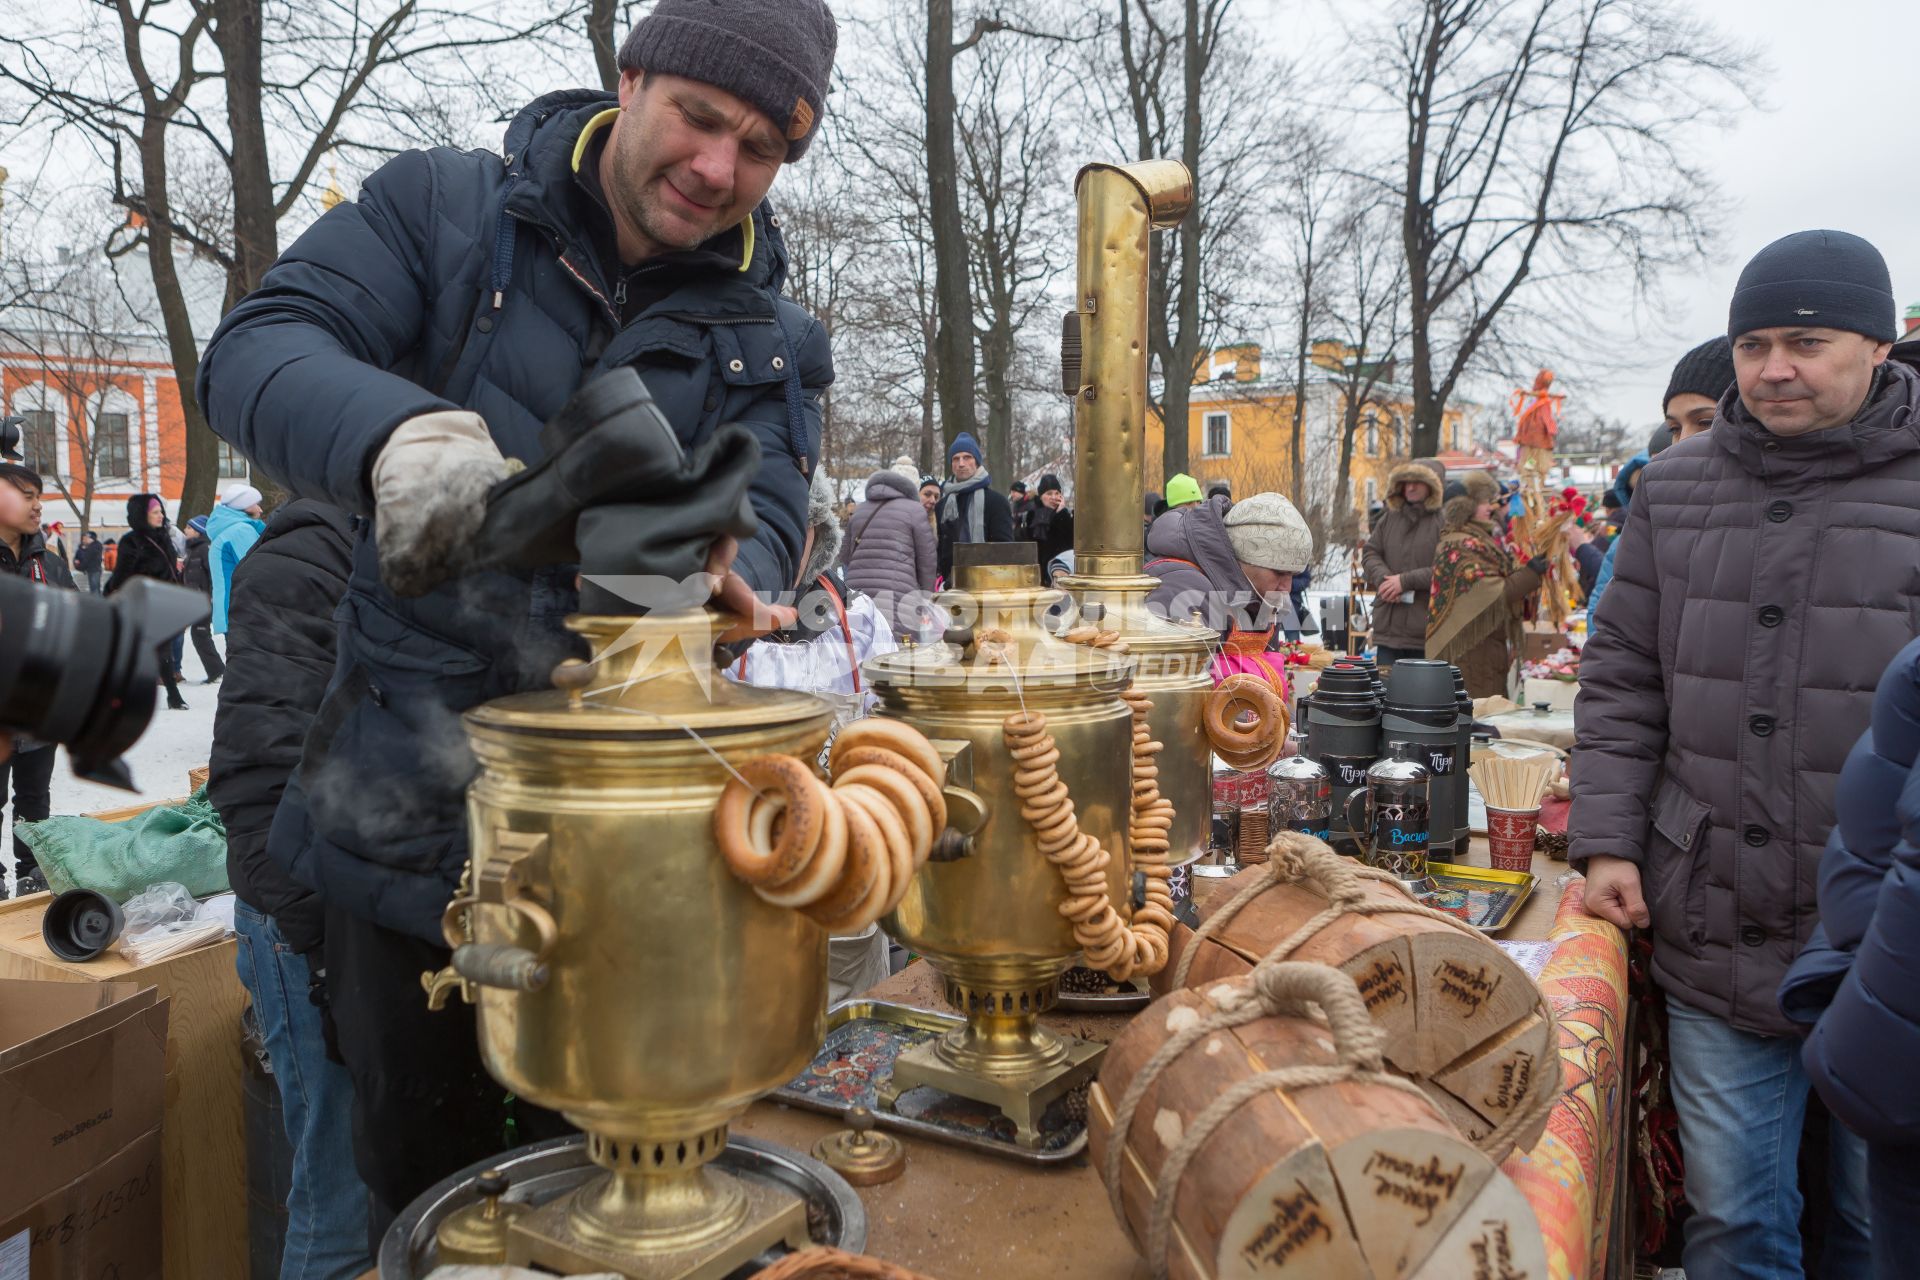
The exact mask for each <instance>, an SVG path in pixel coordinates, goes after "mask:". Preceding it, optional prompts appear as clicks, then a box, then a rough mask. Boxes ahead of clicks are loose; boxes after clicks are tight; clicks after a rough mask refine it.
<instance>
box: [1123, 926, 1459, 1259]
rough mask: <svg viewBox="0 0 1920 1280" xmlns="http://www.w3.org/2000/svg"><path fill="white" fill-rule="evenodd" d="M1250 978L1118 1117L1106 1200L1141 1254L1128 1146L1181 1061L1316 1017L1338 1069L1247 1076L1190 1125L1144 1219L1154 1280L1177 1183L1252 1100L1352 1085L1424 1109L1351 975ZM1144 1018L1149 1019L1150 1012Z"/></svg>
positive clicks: (1327, 970) (1176, 1045) (1287, 965)
mask: <svg viewBox="0 0 1920 1280" xmlns="http://www.w3.org/2000/svg"><path fill="white" fill-rule="evenodd" d="M1248 977H1249V978H1250V979H1251V984H1250V986H1249V988H1248V989H1247V998H1246V999H1244V1000H1242V1001H1240V1002H1238V1003H1236V1004H1232V1005H1225V1006H1222V1007H1220V1008H1218V1009H1217V1010H1216V1011H1215V1012H1214V1013H1212V1014H1210V1015H1208V1016H1206V1017H1204V1018H1201V1019H1200V1020H1199V1021H1197V1022H1195V1023H1193V1024H1191V1025H1190V1026H1187V1027H1184V1028H1182V1029H1181V1030H1179V1031H1177V1032H1175V1033H1174V1034H1173V1036H1172V1037H1171V1038H1169V1039H1168V1040H1167V1042H1166V1043H1165V1044H1163V1045H1161V1046H1160V1048H1159V1049H1158V1050H1157V1051H1156V1052H1155V1053H1154V1055H1153V1056H1152V1057H1151V1058H1149V1059H1147V1061H1146V1063H1145V1065H1143V1066H1142V1067H1141V1068H1140V1073H1139V1074H1138V1075H1136V1076H1135V1077H1134V1078H1133V1080H1132V1082H1131V1083H1129V1084H1128V1086H1127V1091H1126V1093H1125V1094H1124V1095H1122V1097H1121V1099H1120V1103H1119V1105H1118V1106H1117V1107H1116V1108H1115V1109H1114V1117H1113V1133H1112V1135H1111V1136H1110V1138H1109V1139H1108V1145H1107V1151H1106V1160H1105V1161H1104V1162H1103V1163H1104V1165H1105V1168H1104V1169H1103V1171H1102V1172H1103V1174H1104V1176H1105V1180H1106V1184H1107V1195H1108V1198H1109V1199H1110V1200H1111V1201H1112V1203H1113V1212H1114V1216H1115V1217H1116V1218H1118V1219H1119V1220H1120V1224H1121V1226H1122V1227H1123V1228H1125V1229H1126V1230H1127V1233H1128V1236H1129V1237H1130V1238H1132V1239H1133V1240H1134V1243H1135V1245H1136V1246H1138V1245H1139V1244H1140V1241H1139V1238H1138V1237H1137V1236H1135V1235H1134V1233H1133V1230H1132V1228H1131V1227H1129V1226H1128V1225H1127V1214H1126V1207H1125V1201H1124V1199H1123V1197H1122V1196H1121V1194H1120V1178H1121V1172H1122V1169H1123V1167H1124V1161H1125V1154H1126V1149H1127V1143H1128V1140H1129V1135H1130V1134H1131V1133H1132V1130H1133V1118H1134V1114H1135V1113H1136V1112H1137V1111H1138V1110H1139V1109H1140V1103H1141V1100H1142V1099H1144V1098H1145V1097H1146V1096H1147V1090H1149V1089H1151V1088H1152V1087H1153V1085H1154V1082H1155V1081H1157V1080H1158V1079H1159V1078H1160V1075H1161V1073H1162V1072H1164V1071H1165V1070H1166V1069H1167V1067H1169V1066H1170V1065H1172V1063H1173V1062H1174V1061H1175V1060H1176V1059H1178V1058H1179V1057H1180V1055H1181V1054H1183V1053H1185V1052H1186V1051H1187V1050H1188V1049H1189V1048H1191V1047H1192V1046H1193V1045H1195V1044H1197V1043H1199V1042H1200V1041H1201V1040H1203V1039H1205V1038H1206V1037H1208V1036H1210V1035H1212V1034H1214V1033H1215V1032H1217V1031H1230V1030H1232V1029H1233V1028H1235V1027H1240V1026H1245V1025H1246V1024H1247V1023H1249V1022H1255V1021H1258V1020H1259V1019H1261V1018H1268V1017H1279V1016H1294V1017H1313V1016H1315V1015H1316V1014H1318V1015H1319V1017H1320V1019H1321V1020H1322V1021H1324V1022H1325V1024H1326V1027H1327V1030H1328V1031H1329V1032H1330V1033H1331V1034H1332V1036H1333V1043H1334V1053H1335V1054H1336V1056H1337V1057H1338V1058H1339V1061H1338V1062H1336V1063H1325V1064H1313V1065H1301V1066H1292V1067H1279V1068H1276V1069H1275V1070H1272V1071H1263V1072H1261V1073H1259V1074H1258V1075H1252V1076H1248V1077H1247V1078H1246V1079H1245V1080H1242V1081H1240V1082H1239V1083H1237V1084H1235V1085H1234V1086H1233V1087H1232V1088H1231V1089H1228V1090H1227V1091H1226V1092H1224V1093H1222V1094H1221V1095H1220V1096H1219V1097H1217V1098H1215V1099H1214V1100H1213V1101H1212V1102H1210V1103H1208V1104H1207V1106H1206V1108H1205V1109H1204V1110H1202V1111H1201V1112H1200V1114H1199V1115H1197V1116H1195V1117H1194V1120H1193V1123H1192V1125H1191V1126H1189V1127H1188V1128H1187V1130H1186V1131H1185V1132H1184V1133H1183V1134H1182V1135H1181V1137H1180V1140H1179V1141H1178V1142H1176V1143H1174V1144H1173V1146H1172V1148H1171V1149H1170V1150H1169V1151H1168V1152H1167V1158H1166V1160H1165V1161H1164V1162H1163V1163H1162V1164H1161V1166H1160V1171H1159V1174H1158V1175H1157V1177H1156V1179H1155V1186H1154V1194H1153V1207H1152V1208H1151V1210H1149V1212H1148V1215H1147V1239H1146V1242H1145V1248H1144V1251H1143V1252H1144V1256H1145V1258H1146V1260H1147V1266H1148V1267H1149V1268H1150V1269H1151V1270H1152V1272H1153V1275H1154V1277H1155V1280H1164V1277H1165V1276H1166V1275H1167V1273H1168V1269H1169V1263H1168V1256H1169V1251H1170V1248H1171V1244H1172V1241H1171V1239H1170V1237H1171V1235H1172V1232H1173V1210H1174V1202H1175V1199H1176V1198H1177V1196H1178V1194H1179V1190H1180V1180H1181V1179H1182V1178H1183V1177H1185V1176H1186V1171H1187V1166H1188V1165H1189V1164H1191V1163H1193V1159H1194V1157H1195V1156H1196V1155H1198V1154H1199V1151H1200V1148H1201V1147H1202V1146H1204V1145H1205V1144H1206V1142H1207V1139H1209V1138H1211V1137H1212V1136H1213V1133H1214V1131H1215V1130H1216V1129H1218V1128H1219V1127H1220V1125H1221V1124H1222V1123H1223V1122H1224V1121H1225V1120H1226V1119H1227V1117H1228V1116H1230V1115H1232V1114H1233V1113H1234V1112H1235V1111H1237V1110H1239V1109H1240V1108H1241V1107H1242V1106H1244V1105H1245V1104H1246V1103H1247V1102H1249V1101H1251V1100H1252V1099H1253V1098H1255V1097H1258V1096H1259V1095H1260V1094H1263V1093H1266V1092H1269V1091H1271V1090H1275V1089H1287V1090H1293V1089H1308V1088H1312V1087H1314V1086H1316V1085H1328V1084H1340V1083H1342V1082H1343V1081H1349V1080H1355V1081H1359V1082H1361V1083H1364V1084H1377V1085H1382V1086H1385V1087H1387V1088H1391V1089H1399V1090H1402V1091H1403V1092H1406V1093H1409V1094H1412V1095H1413V1096H1414V1097H1417V1098H1419V1099H1420V1100H1421V1101H1422V1102H1426V1101H1427V1095H1426V1094H1424V1093H1422V1092H1421V1091H1420V1088H1419V1086H1417V1085H1415V1084H1412V1083H1411V1082H1409V1081H1407V1080H1403V1079H1402V1078H1400V1077H1399V1076H1396V1075H1393V1074H1391V1073H1389V1072H1388V1071H1387V1070H1386V1069H1385V1067H1386V1064H1385V1058H1384V1055H1383V1052H1382V1051H1383V1045H1384V1040H1385V1037H1384V1035H1383V1034H1382V1032H1381V1030H1380V1028H1378V1027H1376V1026H1375V1025H1374V1024H1373V1019H1372V1018H1371V1017H1369V1016H1368V1014H1367V1006H1366V1004H1365V1003H1364V1002H1363V1001H1362V1000H1361V999H1360V990H1359V988H1357V987H1355V986H1354V985H1353V979H1351V978H1349V977H1347V975H1346V974H1344V973H1341V972H1340V971H1339V970H1338V969H1335V968H1333V967H1332V966H1330V965H1324V964H1309V963H1305V962H1303V961H1298V960H1262V961H1261V962H1260V963H1259V964H1257V965H1255V966H1254V969H1253V972H1252V973H1251V974H1249V975H1248ZM1154 1007H1155V1008H1159V1007H1160V1005H1159V1003H1158V1002H1156V1003H1155V1005H1154ZM1140 1016H1141V1017H1150V1016H1152V1015H1151V1011H1149V1012H1148V1013H1143V1014H1141V1015H1140ZM1429 1105H1431V1104H1430V1103H1429Z"/></svg>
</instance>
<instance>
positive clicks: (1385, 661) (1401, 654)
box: [1373, 644, 1427, 671]
mask: <svg viewBox="0 0 1920 1280" xmlns="http://www.w3.org/2000/svg"><path fill="white" fill-rule="evenodd" d="M1426 656H1427V651H1426V650H1425V649H1396V648H1394V647H1393V646H1392V645H1390V644H1377V645H1375V646H1373V660H1374V662H1375V663H1376V664H1377V665H1378V666H1379V668H1380V669H1381V670H1382V671H1385V670H1386V669H1387V668H1388V667H1390V666H1392V665H1393V664H1394V663H1396V662H1398V661H1400V659H1402V658H1424V657H1426Z"/></svg>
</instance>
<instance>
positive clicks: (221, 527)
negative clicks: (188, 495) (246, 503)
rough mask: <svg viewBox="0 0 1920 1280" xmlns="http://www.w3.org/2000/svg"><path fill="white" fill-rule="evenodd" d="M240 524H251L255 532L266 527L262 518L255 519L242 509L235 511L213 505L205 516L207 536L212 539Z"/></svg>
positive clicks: (230, 508)
mask: <svg viewBox="0 0 1920 1280" xmlns="http://www.w3.org/2000/svg"><path fill="white" fill-rule="evenodd" d="M240 525H252V526H253V529H254V532H256V533H258V532H260V531H261V530H263V529H265V528H266V527H267V525H266V522H265V521H264V520H256V519H254V518H253V517H252V516H250V515H248V514H247V513H246V512H244V511H236V510H234V509H233V508H232V507H215V508H214V509H213V511H212V512H211V513H209V514H208V516H207V538H208V540H209V541H212V540H213V539H216V538H218V537H219V536H220V535H221V534H223V533H225V532H227V531H228V530H229V529H233V528H236V527H238V526H240Z"/></svg>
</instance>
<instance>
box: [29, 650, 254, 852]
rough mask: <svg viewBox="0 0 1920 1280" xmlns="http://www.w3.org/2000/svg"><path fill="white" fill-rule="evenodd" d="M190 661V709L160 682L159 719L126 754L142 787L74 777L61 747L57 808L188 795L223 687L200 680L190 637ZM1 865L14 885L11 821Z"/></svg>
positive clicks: (209, 741) (117, 805) (78, 809)
mask: <svg viewBox="0 0 1920 1280" xmlns="http://www.w3.org/2000/svg"><path fill="white" fill-rule="evenodd" d="M214 643H215V644H216V645H220V646H221V647H222V648H223V649H224V648H225V645H224V642H223V641H222V639H221V638H220V637H218V636H216V637H214ZM184 663H185V667H186V673H187V680H186V683H185V684H183V685H181V686H180V696H181V697H182V698H184V699H186V703H187V709H186V710H185V711H169V710H167V691H166V690H165V689H164V688H160V687H157V686H156V688H155V689H154V712H153V720H152V721H151V722H150V723H149V724H148V725H147V731H146V732H145V733H144V734H142V735H140V740H139V741H138V742H136V743H134V744H133V746H132V748H130V749H129V750H128V751H127V754H126V756H125V757H124V759H125V760H126V762H127V767H128V768H130V769H132V770H133V781H134V785H135V786H137V787H138V788H139V791H138V792H128V791H121V790H119V789H117V788H115V787H103V786H100V785H99V784H97V783H92V782H82V781H81V780H80V779H78V778H76V777H74V776H73V770H72V768H71V767H70V766H69V764H68V761H67V752H66V749H65V748H64V747H63V748H61V749H60V759H59V761H58V763H56V764H55V765H54V768H53V811H54V813H56V814H70V813H94V812H97V811H98V810H101V809H124V808H126V807H127V806H128V805H135V804H143V803H152V802H155V801H161V800H177V799H181V798H183V797H185V796H186V794H187V770H188V769H192V768H195V767H197V766H199V765H203V764H205V763H206V762H207V754H208V751H209V749H210V748H211V747H212V745H213V713H214V709H215V707H216V706H217V705H218V704H219V696H218V695H219V693H220V686H219V685H205V684H201V683H200V682H201V681H202V680H204V679H205V678H206V674H207V673H206V668H204V667H202V666H201V665H200V655H199V654H197V653H195V652H194V649H193V642H192V640H190V639H189V640H188V642H187V645H186V653H185V656H184ZM12 800H13V797H12V796H11V795H8V796H7V797H6V801H7V821H8V823H9V824H11V822H12V820H13V808H12ZM0 864H4V865H5V868H6V874H7V876H8V877H9V880H8V883H9V884H11V876H12V873H13V839H12V828H11V825H9V827H8V831H7V838H5V839H4V840H0Z"/></svg>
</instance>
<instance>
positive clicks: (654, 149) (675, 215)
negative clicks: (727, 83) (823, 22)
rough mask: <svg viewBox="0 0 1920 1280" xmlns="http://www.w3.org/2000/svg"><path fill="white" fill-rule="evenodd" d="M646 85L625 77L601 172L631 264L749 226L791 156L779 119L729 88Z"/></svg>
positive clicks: (677, 81)
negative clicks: (736, 226)
mask: <svg viewBox="0 0 1920 1280" xmlns="http://www.w3.org/2000/svg"><path fill="white" fill-rule="evenodd" d="M642 78H643V77H642V74H641V73H640V72H638V71H625V72H622V73H621V76H620V116H619V118H618V119H617V120H615V121H614V125H613V134H612V136H611V137H610V138H609V139H608V141H607V148H606V154H605V157H604V158H603V160H602V165H601V185H602V186H603V187H604V188H605V189H606V193H607V202H608V204H609V205H611V206H612V208H613V212H614V217H615V219H616V221H617V222H618V223H619V224H620V232H621V235H620V256H621V258H622V259H624V260H626V261H627V262H629V263H632V262H638V261H640V260H641V259H642V258H646V257H649V256H651V255H653V254H656V253H663V252H670V251H673V250H680V249H691V248H694V247H695V246H696V245H699V244H700V243H702V242H703V241H705V240H708V239H710V238H712V237H713V236H715V235H717V234H719V233H720V232H721V231H724V230H726V229H727V228H728V227H731V226H733V225H734V224H736V223H738V222H740V221H741V220H743V219H744V218H746V217H747V215H748V214H750V213H752V212H753V209H754V206H756V205H758V204H759V203H760V201H761V200H763V199H765V198H766V194H767V190H768V188H770V187H771V186H772V185H773V178H774V175H775V174H777V173H778V172H779V171H780V166H781V164H783V163H784V162H785V161H786V158H787V142H786V139H785V138H782V137H781V136H780V131H779V130H778V129H777V128H775V127H774V123H773V121H771V120H769V119H768V118H767V117H766V116H765V115H763V114H761V113H760V112H759V111H757V110H755V109H754V108H753V107H750V106H748V105H747V104H746V103H745V102H743V101H741V100H740V99H739V98H736V97H734V96H733V95H732V94H730V93H728V92H727V91H726V90H724V89H716V88H715V87H713V86H712V85H710V84H702V83H701V82H699V81H697V80H688V79H686V78H684V77H682V76H667V75H656V76H653V77H651V78H649V79H647V81H646V84H645V86H644V87H642V84H641V81H642ZM630 254H631V255H632V256H629V255H630Z"/></svg>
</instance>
